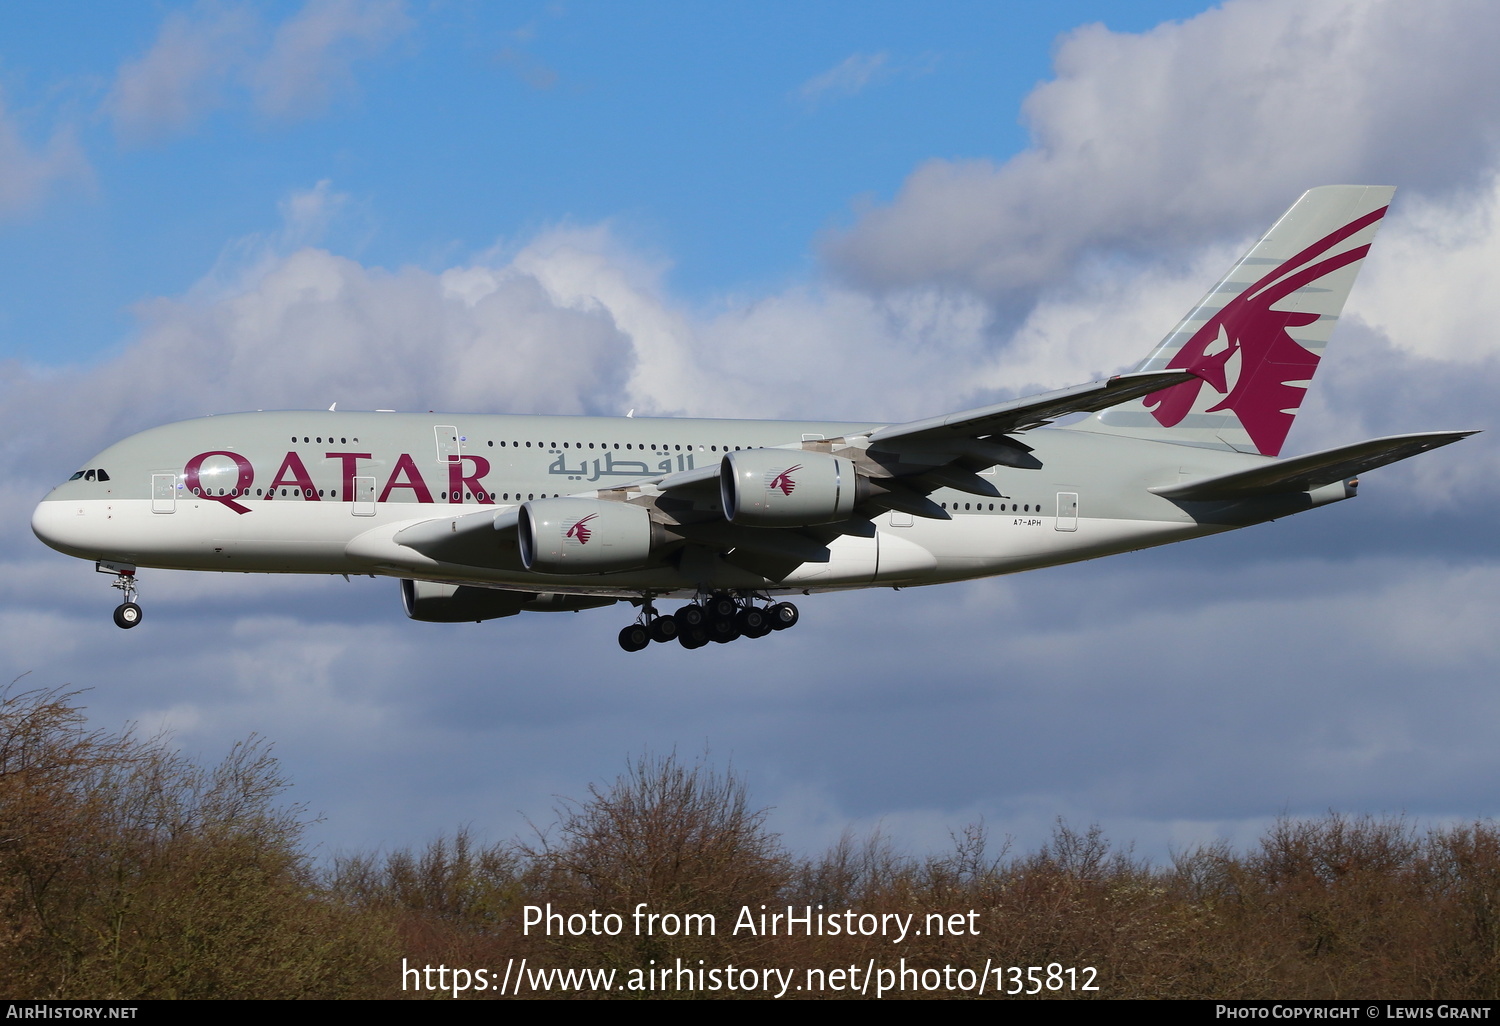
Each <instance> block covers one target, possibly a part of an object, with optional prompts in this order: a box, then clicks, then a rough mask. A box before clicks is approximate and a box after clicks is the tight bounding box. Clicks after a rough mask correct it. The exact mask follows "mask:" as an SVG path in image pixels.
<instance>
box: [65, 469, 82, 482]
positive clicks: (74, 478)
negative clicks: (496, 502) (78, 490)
mask: <svg viewBox="0 0 1500 1026" xmlns="http://www.w3.org/2000/svg"><path fill="white" fill-rule="evenodd" d="M82 476H83V471H81V470H80V471H78V472H77V473H75V474H74V475H73V476H72V477H70V478H68V480H69V481H77V480H78V479H79V478H81V477H82Z"/></svg>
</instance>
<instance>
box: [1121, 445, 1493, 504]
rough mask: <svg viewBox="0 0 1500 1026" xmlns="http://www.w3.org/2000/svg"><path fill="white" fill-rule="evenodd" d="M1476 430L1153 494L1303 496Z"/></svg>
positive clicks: (1329, 452) (1352, 450) (1331, 453)
mask: <svg viewBox="0 0 1500 1026" xmlns="http://www.w3.org/2000/svg"><path fill="white" fill-rule="evenodd" d="M1476 433H1477V432H1474V431H1432V432H1428V433H1426V434H1418V435H1390V436H1388V437H1386V438H1372V439H1370V440H1369V441H1367V442H1356V443H1355V444H1353V445H1344V446H1340V447H1339V448H1337V449H1325V450H1324V451H1322V452H1314V453H1309V454H1308V455H1306V456H1296V457H1293V458H1292V459H1288V460H1277V461H1275V462H1274V463H1266V464H1264V465H1262V466H1259V467H1251V468H1250V469H1249V470H1238V471H1235V472H1234V473H1232V474H1221V475H1219V476H1218V477H1210V478H1204V479H1202V480H1198V481H1187V482H1184V483H1183V484H1175V485H1163V486H1160V487H1157V488H1153V489H1151V491H1152V492H1154V493H1156V494H1157V495H1160V496H1163V497H1164V498H1168V499H1182V500H1186V501H1191V502H1213V501H1218V500H1233V499H1246V498H1250V497H1251V496H1255V495H1271V494H1276V493H1280V492H1305V491H1311V490H1312V489H1314V488H1320V487H1322V486H1323V485H1327V484H1333V483H1334V482H1335V481H1344V480H1347V479H1349V478H1351V477H1356V476H1358V475H1360V474H1362V473H1364V472H1365V471H1366V470H1373V469H1374V468H1376V467H1383V466H1385V465H1386V464H1387V463H1395V462H1396V461H1398V460H1404V459H1406V458H1407V457H1408V456H1415V455H1417V454H1418V453H1423V452H1427V451H1428V450H1431V449H1437V448H1440V447H1441V446H1444V445H1450V444H1452V443H1453V442H1456V441H1458V440H1459V439H1460V438H1467V437H1468V436H1469V435H1472V434H1476Z"/></svg>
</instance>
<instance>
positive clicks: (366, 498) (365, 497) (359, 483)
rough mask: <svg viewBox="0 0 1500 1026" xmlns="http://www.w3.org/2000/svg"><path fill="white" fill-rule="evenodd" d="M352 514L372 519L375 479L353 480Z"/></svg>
mask: <svg viewBox="0 0 1500 1026" xmlns="http://www.w3.org/2000/svg"><path fill="white" fill-rule="evenodd" d="M353 512H354V515H355V516H357V517H373V516H374V515H375V479H374V478H373V477H356V478H355V479H354V510H353Z"/></svg>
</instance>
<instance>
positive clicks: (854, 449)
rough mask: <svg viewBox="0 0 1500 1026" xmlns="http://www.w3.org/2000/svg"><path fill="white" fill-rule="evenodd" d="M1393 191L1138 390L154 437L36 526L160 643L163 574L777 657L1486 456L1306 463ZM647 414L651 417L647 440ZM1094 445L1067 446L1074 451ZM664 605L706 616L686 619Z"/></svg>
mask: <svg viewBox="0 0 1500 1026" xmlns="http://www.w3.org/2000/svg"><path fill="white" fill-rule="evenodd" d="M1394 192H1395V190H1394V189H1393V188H1390V187H1384V186H1358V185H1339V186H1324V187H1321V188H1316V189H1312V190H1309V191H1308V192H1306V193H1304V194H1303V195H1302V197H1301V198H1300V199H1298V200H1297V202H1296V203H1295V204H1293V206H1292V207H1291V208H1290V209H1289V210H1288V211H1287V212H1286V213H1285V214H1284V215H1282V217H1281V218H1280V219H1278V220H1277V221H1276V223H1275V224H1274V225H1273V226H1272V228H1271V229H1270V231H1269V232H1268V233H1267V234H1266V235H1265V236H1264V237H1262V238H1261V239H1260V240H1259V241H1258V242H1256V243H1255V245H1254V246H1253V247H1252V248H1251V249H1250V251H1249V252H1248V253H1246V254H1245V255H1244V256H1243V257H1242V258H1241V259H1240V260H1239V261H1238V262H1237V263H1236V264H1235V265H1234V267H1233V268H1231V270H1230V271H1229V273H1228V274H1227V275H1226V276H1225V277H1224V278H1223V279H1222V280H1221V281H1219V283H1218V284H1216V285H1215V286H1214V287H1213V288H1212V289H1210V290H1209V292H1208V294H1207V295H1206V296H1205V297H1204V298H1203V299H1202V300H1201V301H1200V302H1199V303H1198V304H1197V305H1196V306H1194V307H1193V308H1192V309H1191V310H1190V311H1189V312H1188V313H1187V315H1186V316H1185V317H1184V318H1183V319H1182V320H1181V322H1179V323H1178V324H1177V326H1176V327H1175V328H1173V329H1172V331H1171V332H1170V333H1169V334H1168V335H1167V336H1166V337H1165V338H1164V339H1163V340H1162V341H1161V342H1160V343H1159V344H1158V345H1157V346H1156V348H1155V349H1154V350H1153V351H1151V353H1150V355H1148V356H1147V357H1146V359H1145V360H1144V361H1143V362H1142V363H1141V364H1140V365H1139V366H1138V367H1137V368H1136V369H1135V370H1134V371H1132V372H1130V373H1126V374H1120V375H1116V376H1114V377H1111V378H1109V379H1108V380H1105V381H1100V382H1094V383H1092V384H1087V385H1080V386H1077V387H1073V388H1065V389H1061V390H1059V391H1055V392H1048V393H1045V394H1041V395H1035V396H1029V397H1026V398H1021V399H1015V400H1011V401H1007V402H1001V403H996V404H993V405H989V406H985V407H981V408H979V409H972V410H966V411H963V412H960V413H952V414H948V415H945V416H938V417H932V418H929V419H925V420H917V421H912V422H909V423H900V424H891V423H879V422H868V423H844V422H839V423H823V422H781V421H755V420H688V419H649V418H636V417H634V416H631V417H625V418H607V417H546V416H496V415H468V414H466V415H447V414H437V415H432V414H429V415H420V414H401V413H395V412H390V411H375V412H349V411H342V412H341V411H338V410H337V409H336V407H337V404H334V406H333V407H330V408H329V410H328V411H310V412H309V411H304V412H257V413H239V414H231V415H227V416H215V417H205V418H200V419H197V420H189V421H183V422H180V423H176V424H169V425H166V426H163V427H157V428H152V429H150V430H147V431H143V432H141V433H139V434H136V435H133V436H131V437H129V438H127V439H125V440H124V441H121V442H118V443H116V444H115V445H112V446H110V447H109V448H107V449H105V450H104V451H103V452H101V453H100V454H99V455H97V456H95V457H93V458H92V459H90V460H89V461H88V463H87V466H86V467H85V468H84V469H82V470H79V471H78V472H77V473H75V474H73V475H72V477H70V478H69V479H68V480H67V481H66V482H65V483H63V484H61V485H59V486H58V487H57V488H55V489H54V490H53V491H52V492H51V493H50V494H48V495H47V497H46V498H45V499H44V500H43V501H42V502H41V503H40V504H39V505H38V506H37V508H36V511H35V513H34V514H33V516H32V530H33V531H34V532H35V533H36V535H37V537H38V538H40V539H41V540H42V541H43V542H45V543H46V544H48V545H50V546H51V547H53V548H54V549H57V550H59V551H61V552H65V553H67V554H69V555H72V556H77V557H80V558H83V559H87V560H92V561H94V563H95V569H96V570H98V571H99V572H102V573H107V574H110V575H112V576H113V577H114V581H113V585H114V587H116V588H118V589H119V590H120V591H121V592H122V593H123V595H122V598H123V601H122V602H121V604H120V605H119V606H118V608H116V610H115V613H114V619H115V622H116V623H117V624H118V625H119V626H121V627H124V628H132V627H135V626H136V625H138V624H139V623H140V621H141V615H142V614H141V607H140V605H139V604H138V603H137V602H136V571H137V568H139V567H153V568H164V569H176V570H214V571H239V572H248V573H297V574H342V575H344V576H346V577H348V576H349V575H351V574H360V575H369V576H380V577H393V578H396V579H398V580H399V581H400V582H401V596H402V601H403V605H404V607H405V610H406V614H407V615H408V616H409V617H411V618H413V619H416V620H424V621H434V622H464V621H471V620H472V621H483V620H491V619H496V618H499V617H506V616H513V615H515V614H518V613H522V612H530V611H544V610H551V611H565V610H581V609H587V608H591V607H597V606H607V605H613V604H614V603H616V602H619V601H629V602H630V603H632V604H633V605H634V606H636V607H637V610H638V612H637V616H636V619H635V620H634V622H632V623H630V624H627V625H626V626H625V628H624V629H622V630H621V631H620V634H619V643H620V646H621V647H622V648H623V649H625V650H626V651H631V652H633V651H639V650H641V649H644V648H647V647H648V646H650V645H651V644H652V642H670V641H673V640H676V641H677V642H678V643H679V644H681V645H682V646H683V647H685V648H689V649H693V648H701V647H703V646H705V645H707V644H709V643H710V642H720V643H723V642H729V641H733V640H735V639H737V638H759V637H763V636H765V635H767V634H769V633H771V632H773V631H776V630H783V629H786V628H788V627H791V626H793V625H794V624H796V623H797V621H798V619H799V617H800V614H799V612H798V610H797V607H796V606H795V605H793V604H792V603H791V602H789V601H786V598H785V596H787V595H789V594H794V593H797V592H801V593H802V594H804V595H807V594H812V593H813V592H823V591H833V590H842V589H852V588H872V587H890V588H898V589H899V588H906V587H911V586H916V585H926V584H937V583H942V582H949V581H962V580H968V579H973V578H979V577H987V576H992V575H997V574H1007V573H1014V572H1017V571H1021V570H1031V569H1035V568H1038V567H1045V566H1054V565H1057V564H1061V563H1071V562H1076V561H1079V560H1085V559H1092V558H1095V557H1098V556H1105V555H1110V554H1113V553H1120V552H1126V551H1131V550H1136V549H1143V548H1147V547H1150V546H1156V545H1163V544H1166V543H1168V542H1175V541H1181V540H1184V539H1188V538H1197V537H1202V536H1204V535H1211V534H1217V533H1220V532H1223V531H1231V530H1235V529H1237V528H1241V527H1246V526H1249V525H1251V524H1258V523H1263V522H1265V521H1269V520H1274V519H1277V518H1279V517H1284V516H1288V515H1290V514H1293V513H1298V512H1301V511H1303V510H1307V509H1311V508H1313V507H1316V506H1323V505H1326V504H1328V503H1332V502H1338V501H1340V500H1343V499H1347V498H1350V497H1352V496H1354V495H1355V493H1356V489H1357V487H1358V476H1359V475H1360V474H1363V473H1364V472H1365V471H1367V470H1372V469H1374V468H1376V467H1380V466H1383V465H1385V464H1389V463H1393V462H1395V461H1397V460H1402V459H1406V458H1408V457H1410V456H1414V455H1416V454H1418V453H1422V452H1426V451H1428V450H1431V449H1436V448H1438V447H1440V446H1444V445H1448V444H1450V443H1452V442H1456V441H1458V440H1459V439H1461V438H1464V437H1466V436H1467V435H1470V434H1474V433H1475V432H1473V431H1438V432H1428V433H1422V434H1403V435H1394V436H1389V437H1383V438H1375V439H1370V440H1368V441H1364V442H1358V443H1355V444H1353V445H1343V446H1339V447H1337V448H1332V449H1324V450H1321V451H1318V452H1313V453H1310V454H1307V455H1303V456H1296V457H1291V458H1287V459H1282V458H1279V457H1280V453H1281V448H1282V444H1283V442H1284V441H1285V439H1286V436H1287V433H1288V431H1289V430H1290V429H1291V426H1292V421H1293V418H1294V417H1295V416H1296V414H1297V411H1298V410H1299V409H1300V407H1301V405H1302V400H1303V396H1304V394H1305V393H1306V390H1307V387H1308V385H1309V383H1310V381H1311V378H1312V376H1313V372H1314V371H1315V370H1316V369H1317V366H1318V364H1319V362H1320V361H1321V359H1322V356H1323V352H1324V350H1325V347H1326V346H1327V343H1328V339H1329V336H1330V334H1331V332H1332V330H1333V327H1334V324H1335V322H1336V321H1337V320H1338V317H1339V314H1340V311H1341V310H1342V308H1343V305H1344V301H1345V299H1346V297H1347V296H1348V294H1349V290H1350V288H1351V287H1352V285H1353V283H1354V279H1355V276H1356V275H1357V273H1358V271H1359V268H1360V266H1361V263H1362V262H1363V260H1364V257H1365V254H1366V253H1367V252H1368V251H1369V248H1370V243H1371V241H1372V239H1373V238H1374V235H1375V231H1376V229H1377V227H1378V226H1379V223H1380V221H1381V218H1382V217H1384V215H1385V213H1386V210H1387V208H1388V206H1389V204H1390V201H1391V197H1392V195H1393V194H1394ZM633 412H634V411H632V413H633ZM1070 416H1072V417H1073V418H1074V419H1073V420H1071V421H1070V422H1067V423H1064V424H1055V423H1054V422H1056V421H1058V420H1059V419H1062V418H1067V417H1070ZM661 600H686V602H685V603H684V604H683V605H682V606H681V607H680V608H678V609H677V610H676V611H675V612H674V613H671V614H667V613H664V612H660V611H659V610H658V609H657V605H656V603H657V602H658V601H661Z"/></svg>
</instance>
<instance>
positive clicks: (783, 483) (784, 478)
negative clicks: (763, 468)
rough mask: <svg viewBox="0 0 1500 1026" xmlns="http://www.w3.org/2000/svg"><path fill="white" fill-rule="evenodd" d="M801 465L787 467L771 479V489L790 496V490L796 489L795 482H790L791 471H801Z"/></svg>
mask: <svg viewBox="0 0 1500 1026" xmlns="http://www.w3.org/2000/svg"><path fill="white" fill-rule="evenodd" d="M801 469H802V464H800V463H799V464H797V465H796V466H795V467H787V468H786V469H785V470H783V471H782V472H781V473H779V474H777V475H776V476H775V477H773V478H771V485H770V486H771V487H772V488H775V489H777V490H779V491H780V492H781V494H782V495H791V494H792V490H793V489H795V488H796V487H797V482H796V481H793V480H792V471H794V470H801Z"/></svg>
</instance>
